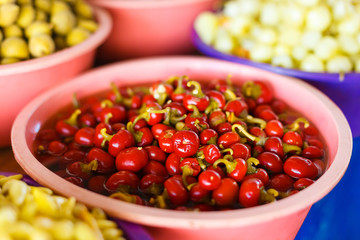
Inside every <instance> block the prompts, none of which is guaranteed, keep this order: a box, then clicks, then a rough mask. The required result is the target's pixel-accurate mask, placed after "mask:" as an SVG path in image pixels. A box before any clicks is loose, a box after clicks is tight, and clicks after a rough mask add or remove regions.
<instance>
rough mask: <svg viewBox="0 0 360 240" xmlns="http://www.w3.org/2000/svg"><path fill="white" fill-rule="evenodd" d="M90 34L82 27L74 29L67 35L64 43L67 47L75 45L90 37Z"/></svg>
mask: <svg viewBox="0 0 360 240" xmlns="http://www.w3.org/2000/svg"><path fill="white" fill-rule="evenodd" d="M90 35H91V32H90V31H89V30H87V29H85V28H82V27H76V28H74V29H73V30H71V32H70V33H69V34H68V35H67V37H66V43H67V44H68V45H69V46H74V45H77V44H79V43H81V42H83V41H85V40H86V39H87V38H88V37H90Z"/></svg>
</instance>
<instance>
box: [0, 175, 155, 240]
mask: <svg viewBox="0 0 360 240" xmlns="http://www.w3.org/2000/svg"><path fill="white" fill-rule="evenodd" d="M15 174H17V173H13V172H0V175H2V176H12V175H15ZM22 181H24V182H26V183H27V184H28V185H31V186H41V185H40V184H39V183H37V182H36V181H34V180H33V179H32V178H31V177H29V176H28V175H23V178H22ZM111 220H113V221H115V222H116V224H117V225H118V227H120V228H121V229H122V230H123V231H124V235H125V236H126V239H128V240H151V239H152V238H151V237H150V235H149V234H148V233H147V231H146V230H145V229H144V228H143V227H141V226H139V225H137V224H134V223H129V222H125V221H121V220H119V219H114V218H112V219H111Z"/></svg>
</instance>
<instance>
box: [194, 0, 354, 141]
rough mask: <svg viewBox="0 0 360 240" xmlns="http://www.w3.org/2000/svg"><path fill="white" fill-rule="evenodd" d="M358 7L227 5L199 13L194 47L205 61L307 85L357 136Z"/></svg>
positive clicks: (238, 1)
mask: <svg viewBox="0 0 360 240" xmlns="http://www.w3.org/2000/svg"><path fill="white" fill-rule="evenodd" d="M359 31H360V2H358V1H332V0H327V1H319V0H307V1H302V0H295V1H275V0H271V1H264V0H253V1H246V0H230V1H227V2H226V3H224V5H223V6H222V8H220V9H216V10H215V9H214V11H212V12H210V11H208V12H202V13H201V14H199V15H198V17H197V19H196V20H195V22H194V28H193V33H192V41H193V43H194V45H195V46H196V48H197V49H198V50H199V51H200V52H201V53H203V54H204V55H207V56H211V57H215V58H219V59H223V60H227V61H232V62H237V63H241V64H246V65H251V66H254V67H258V68H261V69H265V70H268V71H272V72H275V73H279V74H283V75H287V76H292V77H297V78H300V79H303V80H306V81H308V82H309V83H311V84H312V85H314V86H315V87H317V88H318V89H320V90H322V91H323V92H324V93H326V94H327V95H328V96H329V97H330V98H331V99H332V100H334V102H335V103H336V104H337V105H338V106H339V107H340V108H341V109H342V111H343V112H344V114H345V116H346V117H347V118H348V120H349V123H350V126H351V128H352V131H353V135H354V136H355V137H356V136H360V124H359V121H358V119H360V112H359V111H357V107H358V105H359V104H360V94H359V93H360V83H359V79H360V33H359Z"/></svg>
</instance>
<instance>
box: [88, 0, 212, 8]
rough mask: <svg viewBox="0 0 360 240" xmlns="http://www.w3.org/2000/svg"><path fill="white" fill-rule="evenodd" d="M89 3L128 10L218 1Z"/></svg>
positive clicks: (112, 0) (108, 0)
mask: <svg viewBox="0 0 360 240" xmlns="http://www.w3.org/2000/svg"><path fill="white" fill-rule="evenodd" d="M89 1H90V2H91V3H93V4H96V5H98V6H102V7H110V8H114V9H116V8H128V9H148V8H150V9H154V8H159V9H161V8H169V7H179V6H184V5H185V6H186V5H189V4H192V5H193V4H200V3H206V2H214V3H215V2H217V1H219V0H150V1H149V0H136V1H133V0H89Z"/></svg>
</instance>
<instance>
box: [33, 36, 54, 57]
mask: <svg viewBox="0 0 360 240" xmlns="http://www.w3.org/2000/svg"><path fill="white" fill-rule="evenodd" d="M29 50H30V54H31V56H33V57H36V58H37V57H43V56H46V55H49V54H51V53H53V52H55V43H54V40H53V39H52V38H51V36H49V35H47V34H38V35H35V36H32V37H31V38H30V40H29Z"/></svg>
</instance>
